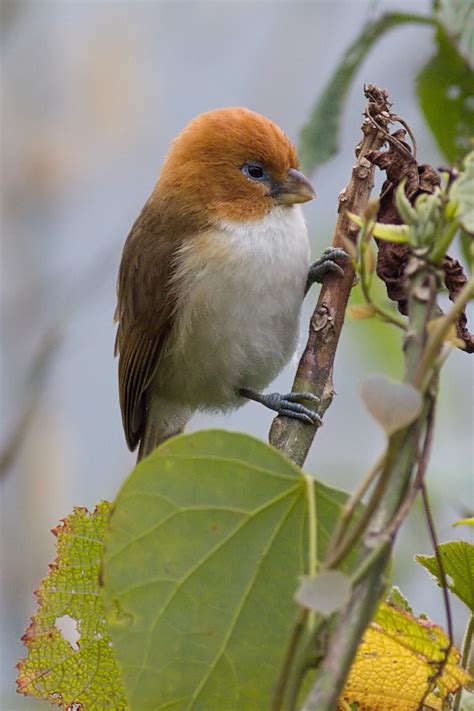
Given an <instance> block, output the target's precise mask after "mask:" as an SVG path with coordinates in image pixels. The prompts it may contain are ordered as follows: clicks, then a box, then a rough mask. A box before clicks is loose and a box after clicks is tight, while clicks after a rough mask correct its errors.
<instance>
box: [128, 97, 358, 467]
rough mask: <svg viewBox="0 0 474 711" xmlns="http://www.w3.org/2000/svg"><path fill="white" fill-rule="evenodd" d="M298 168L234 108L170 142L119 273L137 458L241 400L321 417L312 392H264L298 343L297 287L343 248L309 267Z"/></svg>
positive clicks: (293, 156) (286, 145) (279, 133)
mask: <svg viewBox="0 0 474 711" xmlns="http://www.w3.org/2000/svg"><path fill="white" fill-rule="evenodd" d="M298 167H299V164H298V156H297V153H296V149H295V147H294V146H293V144H292V143H291V141H290V139H289V138H288V136H287V135H286V134H285V133H284V131H283V130H282V129H281V128H280V127H279V126H278V125H277V124H276V123H274V122H273V121H271V120H270V119H268V118H266V117H265V116H263V115H261V114H259V113H256V112H254V111H251V110H250V109H247V108H243V107H230V108H221V109H214V110H211V111H208V112H206V113H203V114H200V115H198V116H197V117H196V118H194V119H193V120H191V122H190V123H189V124H188V125H187V126H186V127H185V128H184V129H183V130H182V131H181V133H179V134H178V136H177V137H176V138H175V139H174V141H173V142H172V143H171V146H170V148H169V151H168V153H167V155H166V157H165V160H164V163H163V166H162V169H161V173H160V175H159V178H158V181H157V183H156V185H155V187H154V189H153V191H152V193H151V195H150V197H149V198H148V200H147V202H146V203H145V205H144V207H143V209H142V211H141V213H140V214H139V216H138V218H137V220H136V221H135V223H134V224H133V226H132V228H131V231H130V233H129V235H128V237H127V239H126V242H125V245H124V247H123V252H122V257H121V262H120V267H119V275H118V281H117V307H116V311H115V321H116V322H117V332H116V341H115V355H116V356H117V355H118V380H119V399H120V407H121V413H122V422H123V428H124V432H125V438H126V442H127V445H128V447H129V449H130V450H131V451H134V450H135V449H136V448H137V447H138V461H140V460H141V459H143V458H144V457H145V456H147V455H148V454H150V453H151V452H152V451H153V450H154V449H155V448H156V447H157V446H158V445H159V444H161V443H162V442H164V441H166V440H167V439H169V438H170V437H172V436H174V435H176V434H179V433H181V432H182V431H183V429H184V427H185V425H186V424H187V422H188V421H189V419H190V418H191V416H192V415H193V414H194V413H195V412H197V411H209V412H227V411H231V410H233V409H235V408H238V407H239V406H241V405H243V404H244V403H245V402H246V401H247V400H255V401H257V402H260V403H262V404H263V405H266V406H267V407H269V408H270V409H272V410H274V411H276V412H277V413H279V414H280V415H282V416H288V417H296V418H297V419H300V420H302V421H304V422H306V423H312V424H318V425H319V424H320V423H321V419H320V417H319V415H318V414H317V412H316V409H315V407H316V404H315V403H316V402H317V398H316V397H315V396H314V395H313V394H311V393H294V392H292V393H289V394H286V395H281V394H279V393H268V394H265V393H263V392H262V391H263V390H264V389H265V388H266V387H267V386H268V385H269V384H270V383H271V381H272V380H273V379H274V378H275V377H276V376H277V375H278V373H279V372H280V371H281V370H282V369H283V367H284V366H285V365H286V364H287V363H288V362H289V361H290V359H291V357H292V356H293V354H294V352H295V350H296V347H297V341H298V331H299V313H300V308H301V305H302V302H303V299H304V296H305V293H306V291H307V290H308V288H309V286H310V285H311V284H312V283H313V282H314V281H321V279H322V277H323V275H324V274H325V273H327V272H328V271H333V272H341V271H342V267H341V266H340V265H338V264H337V262H336V261H335V259H337V258H338V257H343V256H344V255H345V253H344V252H343V250H340V249H332V248H330V249H328V250H326V251H325V252H324V253H323V255H322V257H321V258H320V259H319V260H316V262H314V263H313V264H311V263H310V245H309V240H308V231H307V227H306V223H305V220H304V217H303V214H302V210H301V204H302V203H305V202H307V201H309V200H312V199H313V198H314V197H315V192H314V189H313V187H312V185H311V183H310V181H309V180H308V179H307V178H306V177H305V176H304V175H303V174H302V173H301V172H300V171H299V169H298ZM304 402H306V403H307V404H303V403H304Z"/></svg>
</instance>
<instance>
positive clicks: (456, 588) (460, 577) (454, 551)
mask: <svg viewBox="0 0 474 711" xmlns="http://www.w3.org/2000/svg"><path fill="white" fill-rule="evenodd" d="M438 552H439V554H440V556H441V560H442V561H443V569H444V572H445V574H446V575H447V576H448V580H447V583H448V588H449V589H450V590H451V592H452V593H454V594H455V595H457V596H458V598H459V599H460V600H462V601H463V603H464V604H465V605H467V607H468V608H469V609H470V610H471V612H474V545H473V544H472V543H468V541H450V542H449V543H441V545H440V546H438ZM415 558H416V560H417V561H418V563H419V564H420V565H422V566H423V567H424V568H426V570H427V571H428V572H429V573H431V575H433V576H434V577H435V578H436V581H437V583H438V585H440V586H441V585H442V576H441V571H440V569H439V565H438V561H437V559H436V556H434V555H417V556H415Z"/></svg>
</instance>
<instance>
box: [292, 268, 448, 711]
mask: <svg viewBox="0 0 474 711" xmlns="http://www.w3.org/2000/svg"><path fill="white" fill-rule="evenodd" d="M436 292H437V282H436V274H435V273H434V269H433V268H432V267H431V266H430V265H428V264H425V263H423V262H419V263H414V264H413V265H412V269H411V272H410V280H409V286H408V304H409V309H408V310H409V320H408V331H407V335H406V338H405V344H404V349H405V363H406V374H405V381H406V382H408V383H412V384H413V380H414V376H415V372H416V369H417V366H418V363H419V360H420V358H421V355H422V353H423V350H424V347H425V343H426V339H427V324H428V322H429V321H430V320H431V318H432V314H433V310H434V308H435V297H436ZM427 414H428V408H427V407H426V405H425V407H424V409H423V411H422V413H421V415H420V416H419V418H418V420H417V421H415V422H414V423H412V424H411V425H409V426H408V427H407V428H406V429H404V430H401V431H399V432H396V433H394V434H393V435H392V436H391V437H390V440H389V444H388V449H387V456H386V460H385V466H384V470H383V472H382V475H381V477H383V479H384V480H386V482H387V485H386V490H385V492H384V495H383V496H382V497H381V498H380V501H379V502H378V506H377V508H376V511H375V514H374V516H373V518H372V527H371V529H369V531H368V533H367V535H366V546H365V555H364V556H363V558H362V561H361V565H362V567H363V571H364V574H363V577H360V576H358V581H360V582H358V584H356V585H355V586H354V588H353V590H352V593H351V597H350V600H349V602H348V604H347V605H346V607H345V608H344V609H343V610H342V612H341V613H340V614H339V615H338V617H337V624H336V626H335V631H334V633H333V635H332V636H331V638H330V640H329V642H328V645H327V650H326V656H325V658H324V660H323V662H322V664H321V666H320V668H319V670H318V676H317V678H316V681H315V683H314V685H313V687H312V689H311V691H310V693H309V695H308V697H307V699H306V701H305V703H304V705H303V707H302V711H316V710H317V711H333V710H334V709H335V708H336V707H337V703H338V699H339V696H340V694H341V691H342V689H343V685H344V682H345V679H346V676H347V673H348V671H349V669H350V666H351V664H352V661H353V658H354V655H355V653H356V650H357V647H358V645H359V642H360V639H361V636H362V634H363V632H364V630H365V628H366V626H367V624H368V623H369V622H370V620H371V618H372V615H373V613H374V611H375V609H376V606H377V604H378V601H379V598H380V596H381V595H382V593H383V590H384V571H385V568H386V565H387V562H388V559H389V555H390V551H391V545H390V539H387V535H386V533H385V530H386V529H387V527H389V526H390V524H391V521H392V520H393V518H394V517H395V516H396V515H397V512H398V511H399V510H400V506H401V504H402V502H403V501H404V499H405V497H406V496H407V492H408V491H409V489H410V480H411V476H412V470H413V466H414V462H415V461H416V453H417V451H418V443H419V438H420V433H421V431H422V430H423V429H424V427H425V426H426V417H427Z"/></svg>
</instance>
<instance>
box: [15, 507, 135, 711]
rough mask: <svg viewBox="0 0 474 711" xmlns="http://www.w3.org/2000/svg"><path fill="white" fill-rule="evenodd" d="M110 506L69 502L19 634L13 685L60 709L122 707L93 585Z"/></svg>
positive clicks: (117, 677)
mask: <svg viewBox="0 0 474 711" xmlns="http://www.w3.org/2000/svg"><path fill="white" fill-rule="evenodd" d="M110 508H111V507H110V504H108V503H106V502H102V503H100V504H99V505H98V506H97V508H96V509H95V511H94V513H92V514H90V513H89V512H88V511H87V510H86V509H83V508H76V509H75V510H74V513H72V514H71V515H70V516H68V517H67V518H65V519H64V520H63V521H62V522H61V524H60V525H59V526H58V527H57V528H56V529H54V531H53V533H54V534H55V535H56V536H57V539H58V540H57V551H58V556H57V558H56V560H55V562H54V563H53V564H52V565H51V566H50V572H49V574H48V576H47V577H46V578H45V579H44V580H43V582H42V583H41V586H40V588H39V590H38V591H37V593H36V595H37V598H38V611H37V612H36V613H35V614H34V615H33V617H32V621H31V624H30V626H29V627H28V629H27V630H26V633H25V635H24V637H23V641H24V643H25V646H26V647H27V649H28V655H27V657H26V658H25V659H22V660H21V661H20V662H19V663H18V665H17V666H18V670H19V674H18V680H17V683H18V691H19V692H20V693H22V694H25V695H27V696H33V697H35V698H37V699H44V700H46V701H50V702H51V703H54V704H55V705H57V706H60V707H61V708H63V709H69V708H79V707H80V708H84V709H87V711H98V710H99V709H117V711H120V710H121V709H126V708H127V707H126V702H125V697H124V693H123V689H122V683H121V679H120V674H119V671H118V669H117V665H116V662H115V655H114V651H113V649H112V645H111V642H110V638H109V637H108V634H107V629H106V624H105V619H104V606H103V602H102V598H101V596H100V591H99V566H100V562H101V557H102V545H103V544H102V540H103V535H104V531H105V527H106V524H107V521H108V518H109V514H110Z"/></svg>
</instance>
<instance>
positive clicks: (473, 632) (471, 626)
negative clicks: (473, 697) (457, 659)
mask: <svg viewBox="0 0 474 711" xmlns="http://www.w3.org/2000/svg"><path fill="white" fill-rule="evenodd" d="M473 637H474V612H473V613H471V616H470V618H469V622H468V623H467V627H466V631H465V632H464V639H463V642H462V656H461V666H462V667H463V669H466V671H469V659H470V656H471V651H472V639H473ZM461 696H462V687H461V688H460V689H459V690H458V692H457V694H456V700H455V702H454V706H453V711H459V708H460V706H461Z"/></svg>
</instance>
